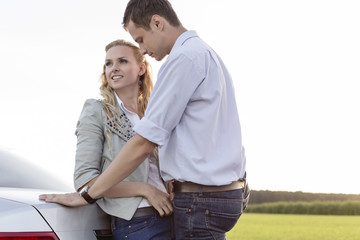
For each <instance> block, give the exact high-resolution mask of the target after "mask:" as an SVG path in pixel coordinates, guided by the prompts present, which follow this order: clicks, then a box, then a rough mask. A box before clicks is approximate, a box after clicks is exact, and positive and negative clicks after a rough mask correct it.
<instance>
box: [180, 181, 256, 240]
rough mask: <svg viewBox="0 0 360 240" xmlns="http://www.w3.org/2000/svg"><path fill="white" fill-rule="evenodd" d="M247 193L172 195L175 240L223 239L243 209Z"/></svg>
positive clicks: (245, 204) (243, 191) (242, 191)
mask: <svg viewBox="0 0 360 240" xmlns="http://www.w3.org/2000/svg"><path fill="white" fill-rule="evenodd" d="M249 195H250V191H249V188H248V186H247V185H246V188H245V190H243V189H241V190H233V191H226V192H216V193H175V196H174V227H175V235H176V240H180V239H202V240H206V239H216V240H219V239H221V240H223V239H225V233H226V232H228V231H230V230H231V229H232V228H233V227H234V226H235V224H236V222H237V220H238V219H239V217H240V216H241V214H242V212H243V210H244V209H245V208H246V206H247V203H248V200H249Z"/></svg>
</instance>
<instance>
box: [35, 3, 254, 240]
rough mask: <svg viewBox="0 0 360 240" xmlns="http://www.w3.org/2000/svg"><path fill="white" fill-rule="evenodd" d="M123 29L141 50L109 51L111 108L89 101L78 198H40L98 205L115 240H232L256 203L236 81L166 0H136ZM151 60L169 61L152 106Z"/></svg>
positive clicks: (122, 45) (106, 89)
mask: <svg viewBox="0 0 360 240" xmlns="http://www.w3.org/2000/svg"><path fill="white" fill-rule="evenodd" d="M123 24H124V28H125V29H126V30H127V31H128V32H129V33H130V35H131V36H132V38H133V39H134V40H135V42H136V43H138V44H139V46H140V48H137V47H136V46H134V45H132V44H130V43H127V42H125V41H121V40H120V41H115V42H112V43H110V44H109V45H108V46H107V47H106V59H105V64H104V69H103V74H102V86H101V88H100V89H101V95H102V97H103V100H101V101H96V100H87V101H86V102H85V105H84V108H83V111H82V113H81V116H80V119H79V122H78V125H77V138H78V145H77V152H76V167H75V174H74V177H75V187H76V189H77V190H78V191H80V194H79V193H70V194H50V195H47V194H45V195H41V196H40V199H42V200H45V201H48V202H57V203H61V204H64V205H67V206H83V205H86V204H88V203H94V202H96V201H97V203H98V205H99V206H100V207H101V208H102V209H103V210H104V211H105V212H107V213H108V214H110V215H111V216H113V217H112V227H113V236H114V239H129V237H130V239H169V238H170V235H171V234H170V228H171V227H170V226H171V221H172V220H173V228H174V230H175V237H176V239H188V238H191V239H200V238H201V239H225V233H226V232H227V231H229V230H230V229H231V228H232V227H233V226H234V225H235V224H236V222H237V220H238V218H239V217H240V215H241V214H242V212H243V209H244V208H245V206H246V204H247V200H248V196H249V190H248V187H247V184H246V181H245V164H246V159H245V154H244V148H243V146H242V140H241V130H240V123H239V119H238V113H237V108H236V103H235V95H234V90H233V85H232V80H231V77H230V75H229V73H228V71H227V69H226V67H225V66H224V64H223V62H222V61H221V59H220V58H219V56H218V55H217V54H216V53H215V52H214V51H213V50H212V49H211V48H210V47H209V46H208V45H206V43H204V42H203V41H202V40H201V39H200V38H199V37H198V36H197V34H196V32H194V31H187V30H186V29H185V28H184V27H183V26H182V25H181V23H180V21H179V19H178V18H177V15H176V13H175V12H174V10H173V9H172V7H171V5H170V3H169V2H168V1H167V0H130V2H129V3H128V5H127V7H126V10H125V14H124V19H123ZM145 54H148V55H149V56H151V57H154V58H155V59H156V60H158V61H160V60H162V59H163V58H164V57H165V56H167V55H168V58H167V59H166V61H165V63H164V64H163V66H162V67H161V69H160V70H159V73H158V79H157V83H156V85H155V87H154V90H153V91H152V93H151V98H149V95H150V92H151V90H152V81H151V74H150V73H149V67H150V66H149V64H148V63H147V62H146V60H145V57H144V55H145ZM148 100H149V103H148ZM147 105H148V106H147ZM145 108H147V109H146V112H145ZM144 112H145V113H144ZM140 118H141V119H140ZM158 155H159V157H157V156H158ZM157 159H159V162H158V160H157ZM160 176H161V177H160ZM123 180H124V181H123ZM164 182H165V183H166V184H164ZM165 185H166V186H167V189H166V188H165ZM169 193H170V194H169ZM170 196H171V199H170ZM172 212H173V216H170V214H171V213H172ZM171 218H173V219H171ZM145 222H146V224H144V223H145ZM137 224H141V225H142V227H141V228H142V231H136V233H135V232H134V233H132V234H131V235H128V233H127V232H128V231H129V229H130V230H131V229H133V227H132V226H134V225H137ZM123 229H127V232H124V231H123Z"/></svg>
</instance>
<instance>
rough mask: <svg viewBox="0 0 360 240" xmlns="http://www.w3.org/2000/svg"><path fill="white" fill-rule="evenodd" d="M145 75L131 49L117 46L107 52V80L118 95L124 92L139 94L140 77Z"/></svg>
mask: <svg viewBox="0 0 360 240" xmlns="http://www.w3.org/2000/svg"><path fill="white" fill-rule="evenodd" d="M143 73H144V67H143V66H142V65H139V64H138V63H137V61H136V59H135V56H134V53H133V50H132V49H131V48H130V47H127V46H115V47H112V48H110V49H109V50H108V51H107V52H106V59H105V76H106V80H107V82H108V83H109V85H110V87H111V88H112V89H114V91H116V92H117V93H119V92H123V91H134V93H135V92H136V93H137V91H138V87H139V85H138V81H139V76H141V75H142V74H143Z"/></svg>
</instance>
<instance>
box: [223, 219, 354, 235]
mask: <svg viewBox="0 0 360 240" xmlns="http://www.w3.org/2000/svg"><path fill="white" fill-rule="evenodd" d="M227 239H228V240H360V216H335V215H290V214H256V213H245V214H243V215H242V216H241V217H240V220H239V221H238V223H237V224H236V226H235V227H234V228H233V229H232V230H231V231H230V232H229V233H228V234H227Z"/></svg>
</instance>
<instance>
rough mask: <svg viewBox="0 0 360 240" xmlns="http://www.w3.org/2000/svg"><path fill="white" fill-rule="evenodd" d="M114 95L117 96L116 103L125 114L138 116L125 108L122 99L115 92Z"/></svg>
mask: <svg viewBox="0 0 360 240" xmlns="http://www.w3.org/2000/svg"><path fill="white" fill-rule="evenodd" d="M114 95H115V98H116V101H117V103H118V104H119V106H120V108H121V110H123V111H124V112H127V113H130V114H136V113H134V112H132V111H130V110H129V109H127V108H126V107H125V105H124V103H123V102H122V101H121V99H120V98H119V96H118V95H117V94H116V93H115V92H114Z"/></svg>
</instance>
